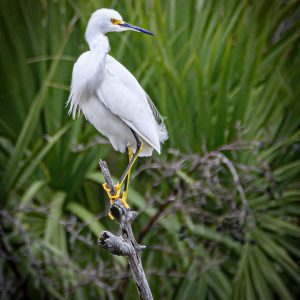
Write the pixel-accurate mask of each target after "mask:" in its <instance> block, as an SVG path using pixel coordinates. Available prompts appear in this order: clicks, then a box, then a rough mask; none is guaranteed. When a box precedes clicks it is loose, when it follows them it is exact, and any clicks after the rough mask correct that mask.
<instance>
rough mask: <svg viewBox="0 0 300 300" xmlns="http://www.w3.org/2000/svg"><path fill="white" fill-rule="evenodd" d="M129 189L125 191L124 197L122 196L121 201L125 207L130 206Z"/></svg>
mask: <svg viewBox="0 0 300 300" xmlns="http://www.w3.org/2000/svg"><path fill="white" fill-rule="evenodd" d="M127 197H128V195H127V191H124V192H123V195H122V198H121V202H122V203H123V205H124V207H125V208H129V205H128V204H127Z"/></svg>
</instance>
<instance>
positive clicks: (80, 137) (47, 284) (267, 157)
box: [0, 0, 300, 299]
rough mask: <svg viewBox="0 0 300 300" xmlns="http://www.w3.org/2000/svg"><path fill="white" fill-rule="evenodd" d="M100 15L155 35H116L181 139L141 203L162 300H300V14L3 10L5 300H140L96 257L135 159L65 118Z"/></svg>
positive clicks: (17, 6)
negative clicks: (75, 70)
mask: <svg viewBox="0 0 300 300" xmlns="http://www.w3.org/2000/svg"><path fill="white" fill-rule="evenodd" d="M100 7H111V8H115V9H117V10H118V11H119V12H120V13H121V14H122V16H123V18H124V19H125V20H127V21H128V22H130V23H133V24H136V25H141V26H143V27H145V28H148V29H151V30H152V31H154V32H155V33H156V35H155V37H149V36H144V35H141V34H138V33H134V32H127V33H123V34H109V38H110V41H111V47H112V55H113V56H114V57H116V58H117V59H118V60H119V61H120V62H122V63H123V64H124V65H125V66H126V67H127V68H128V69H129V70H130V71H132V73H133V74H135V76H136V77H137V78H138V80H139V81H140V82H141V84H142V85H143V87H144V88H145V89H146V90H147V92H148V93H149V95H150V96H151V97H152V99H153V101H154V102H155V103H156V105H157V106H158V107H159V109H160V111H161V112H162V114H163V115H165V116H167V119H166V123H167V127H168V130H169V133H170V139H169V141H168V143H167V144H166V145H165V146H164V150H163V154H162V156H160V157H158V156H155V157H154V158H152V159H141V160H140V161H139V165H138V167H137V169H136V172H135V175H138V177H135V178H134V179H133V182H132V186H131V192H130V196H129V204H131V205H132V207H133V208H134V209H136V210H138V211H139V212H141V214H140V216H139V217H138V219H137V221H136V223H135V224H134V230H135V234H136V236H137V237H138V240H139V242H141V243H143V244H145V245H147V248H146V250H145V251H144V254H143V263H144V267H145V270H146V272H147V276H148V279H149V283H150V286H151V288H152V291H153V294H154V298H155V299H293V298H295V299H296V298H297V296H298V297H299V295H300V289H299V281H300V272H299V258H300V250H299V246H300V242H299V237H300V227H299V215H300V206H299V200H300V189H299V188H300V181H299V178H300V174H299V173H300V160H299V146H300V144H299V142H300V139H299V137H300V131H299V124H300V118H299V116H300V101H299V99H300V97H299V96H300V85H299V78H300V64H299V63H300V56H299V37H300V30H299V28H300V26H299V25H300V6H299V1H284V0H282V1H280V0H266V1H252V0H247V1H246V0H242V1H241V0H229V1H219V0H209V1H208V0H198V1H197V0H191V1H186V0H185V1H184V0H176V1H175V0H174V1H173V0H167V1H158V0H152V1H98V0H97V1H96V0H92V1H83V0H81V1H75V0H62V1H46V0H40V1H33V0H22V1H16V0H10V1H8V0H1V2H0V40H1V43H0V51H1V56H0V66H1V80H0V91H1V92H0V93H1V94H0V99H1V110H0V148H1V152H0V174H1V182H0V194H1V198H0V199H1V202H0V203H1V210H0V215H1V216H0V217H1V222H0V225H1V227H0V235H1V238H0V251H1V252H0V253H1V255H0V266H1V268H0V272H1V273H0V287H1V299H96V298H98V299H137V292H136V290H135V286H134V283H133V282H132V281H131V279H130V273H129V269H128V266H127V265H126V261H125V260H124V259H123V258H117V257H112V256H111V255H109V254H108V253H106V252H105V251H104V250H102V249H100V248H99V247H97V245H96V240H97V238H98V236H99V233H100V232H101V230H103V229H104V228H105V229H109V230H112V231H114V230H117V228H118V226H117V225H116V224H115V223H114V222H111V221H110V220H109V219H108V218H107V217H106V214H107V209H108V200H107V198H106V196H105V195H104V194H103V191H102V189H101V186H100V183H101V182H102V180H103V179H102V176H101V174H100V172H99V170H98V160H99V159H100V158H102V159H105V160H107V161H108V163H109V165H110V166H111V170H112V172H113V174H114V175H115V176H116V177H118V176H120V174H121V172H122V170H123V168H124V166H125V163H126V158H125V157H124V156H122V155H120V154H118V153H114V152H113V151H112V150H111V146H110V145H108V144H107V143H106V141H105V139H102V138H101V137H99V135H98V134H97V132H96V130H95V129H94V128H92V126H91V125H89V124H88V123H87V122H86V121H85V120H84V119H83V118H82V117H80V118H79V119H77V120H75V121H72V120H70V118H69V116H68V115H67V110H66V108H65V102H66V99H67V97H68V91H69V83H70V77H71V71H72V66H73V64H74V62H75V60H76V59H77V57H78V56H79V55H80V53H82V52H83V51H86V50H87V45H86V44H85V42H84V31H85V26H86V23H87V21H88V18H89V16H90V14H91V13H92V12H93V11H94V10H96V9H98V8H100Z"/></svg>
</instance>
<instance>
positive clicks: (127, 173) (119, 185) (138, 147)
mask: <svg viewBox="0 0 300 300" xmlns="http://www.w3.org/2000/svg"><path fill="white" fill-rule="evenodd" d="M131 131H132V133H133V135H134V138H135V140H136V144H137V145H136V150H135V153H134V154H132V150H131V148H130V150H131V155H130V157H129V163H128V165H127V167H126V169H125V171H124V173H123V174H122V176H121V178H120V181H119V183H117V184H116V185H115V189H116V194H115V195H112V194H111V193H110V189H109V188H108V187H107V184H106V183H104V184H103V185H102V186H103V189H104V190H105V191H106V193H107V195H108V197H109V200H110V204H111V205H113V204H114V201H115V200H117V199H119V198H120V194H121V189H122V186H123V184H124V182H125V180H126V179H127V181H126V187H125V191H124V192H125V195H124V193H123V196H122V199H121V200H122V203H123V205H124V206H125V207H126V208H129V206H128V204H127V196H128V194H127V193H128V187H129V180H130V173H131V168H132V166H133V164H134V163H135V161H136V160H137V158H138V156H139V154H140V153H141V151H142V150H143V142H142V141H141V140H140V138H139V137H138V135H137V134H136V132H135V131H134V130H132V129H131ZM108 216H109V217H110V218H111V219H114V217H113V216H112V215H111V213H109V214H108Z"/></svg>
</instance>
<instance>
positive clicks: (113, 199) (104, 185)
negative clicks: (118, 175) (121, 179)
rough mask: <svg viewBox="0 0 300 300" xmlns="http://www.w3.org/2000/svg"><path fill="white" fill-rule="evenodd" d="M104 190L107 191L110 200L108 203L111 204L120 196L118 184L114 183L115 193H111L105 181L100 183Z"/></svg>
mask: <svg viewBox="0 0 300 300" xmlns="http://www.w3.org/2000/svg"><path fill="white" fill-rule="evenodd" d="M102 186H103V189H104V191H105V192H106V193H107V196H108V198H109V200H110V204H111V205H113V204H114V202H115V201H116V200H117V199H119V198H120V194H121V185H120V184H116V185H115V189H116V194H115V195H112V194H111V192H110V189H109V188H108V186H107V183H103V184H102Z"/></svg>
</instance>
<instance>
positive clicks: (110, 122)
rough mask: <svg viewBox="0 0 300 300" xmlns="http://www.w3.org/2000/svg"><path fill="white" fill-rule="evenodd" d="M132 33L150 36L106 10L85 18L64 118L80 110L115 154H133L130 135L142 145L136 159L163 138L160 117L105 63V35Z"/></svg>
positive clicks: (120, 69)
mask: <svg viewBox="0 0 300 300" xmlns="http://www.w3.org/2000/svg"><path fill="white" fill-rule="evenodd" d="M125 30H134V31H141V32H144V33H148V34H151V33H150V32H148V31H146V30H144V29H142V28H139V27H136V26H133V25H131V24H128V23H125V22H123V20H122V17H121V16H120V14H119V13H118V12H116V11H114V10H111V9H99V10H97V11H96V12H95V13H94V14H93V15H92V16H91V18H90V20H89V23H88V26H87V30H86V36H85V37H86V40H87V43H88V44H89V47H90V51H87V52H85V53H83V54H82V55H81V56H80V57H79V58H78V60H77V62H76V63H75V65H74V68H73V74H72V84H71V94H70V97H69V100H68V104H69V105H70V110H69V112H70V113H71V114H72V115H73V118H74V117H75V116H76V113H77V111H78V110H81V111H82V113H83V114H84V116H85V117H86V119H87V120H88V121H89V122H90V123H91V124H93V125H94V127H95V128H96V129H97V130H98V131H99V132H100V133H101V134H103V135H104V136H106V137H107V138H108V139H109V140H110V142H111V144H112V146H113V147H114V149H115V150H117V151H120V152H125V150H126V147H127V146H131V148H132V150H133V151H135V149H136V140H135V137H134V135H133V133H132V131H131V129H132V130H134V131H135V132H136V133H137V135H138V136H139V137H140V139H141V140H142V141H143V143H144V146H143V150H142V151H141V152H140V154H139V155H140V156H150V155H151V154H152V152H153V149H155V150H156V151H157V152H158V153H160V146H161V143H163V142H164V141H165V140H166V139H167V138H168V134H167V131H166V127H165V125H164V123H163V119H162V117H161V115H160V114H159V113H158V111H157V109H156V108H155V106H154V104H153V103H152V102H151V100H150V98H149V97H148V95H147V94H146V93H145V91H144V90H143V88H142V87H141V86H140V84H139V83H138V81H137V80H136V79H135V77H134V76H133V75H132V74H131V73H130V72H129V71H128V70H127V69H126V68H125V67H124V66H123V65H122V64H120V63H119V62H118V61H117V60H115V59H114V58H113V57H111V56H110V55H109V54H108V52H109V50H110V47H109V41H108V38H107V37H106V35H105V34H106V33H107V32H111V31H116V32H120V31H125Z"/></svg>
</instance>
